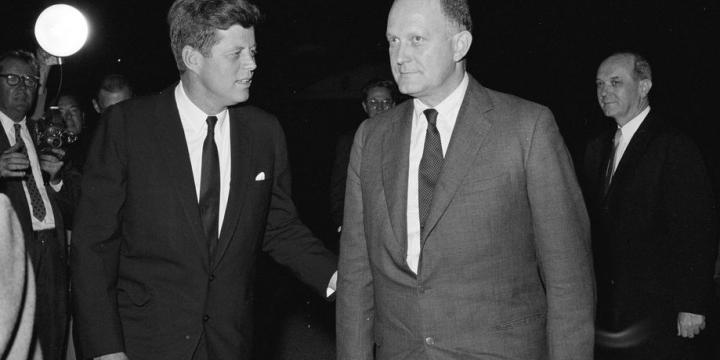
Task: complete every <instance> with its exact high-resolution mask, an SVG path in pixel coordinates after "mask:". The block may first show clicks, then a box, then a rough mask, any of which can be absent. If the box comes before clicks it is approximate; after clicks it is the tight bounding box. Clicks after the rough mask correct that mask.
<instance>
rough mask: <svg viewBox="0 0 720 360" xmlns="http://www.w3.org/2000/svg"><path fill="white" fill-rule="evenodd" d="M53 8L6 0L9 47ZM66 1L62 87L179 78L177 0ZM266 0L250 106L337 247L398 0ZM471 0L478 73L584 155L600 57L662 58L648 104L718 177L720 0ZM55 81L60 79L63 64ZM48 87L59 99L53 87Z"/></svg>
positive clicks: (38, 1) (472, 62)
mask: <svg viewBox="0 0 720 360" xmlns="http://www.w3.org/2000/svg"><path fill="white" fill-rule="evenodd" d="M54 3H57V1H42V0H3V2H2V6H1V7H0V8H1V9H2V13H3V20H2V21H1V22H0V24H2V25H0V26H1V28H2V31H1V32H0V39H2V41H1V42H0V48H2V50H7V49H12V48H28V49H32V48H34V47H35V46H36V45H35V41H34V36H33V33H32V32H33V27H34V22H35V18H36V17H37V16H38V15H39V13H40V12H41V11H42V10H43V9H44V8H45V7H47V6H49V5H51V4H54ZM65 3H68V4H71V5H74V6H76V7H77V8H79V9H80V10H81V11H83V12H84V13H85V15H86V17H88V19H89V22H90V26H91V33H90V37H89V40H88V43H87V44H86V46H85V47H84V48H83V49H82V50H81V51H80V52H79V53H77V54H75V55H73V56H71V57H69V58H67V59H65V65H64V83H63V85H62V88H63V90H64V91H72V92H76V93H80V94H82V95H84V96H86V97H87V98H88V99H89V97H90V96H91V95H92V93H93V92H94V89H95V88H96V86H97V82H98V81H99V79H100V77H102V76H103V75H104V74H106V73H108V72H120V73H123V74H125V75H127V76H128V77H129V78H130V80H131V81H132V82H133V84H134V86H135V88H136V92H138V93H140V94H146V93H151V92H155V91H158V90H161V89H163V88H165V87H167V86H169V85H171V84H172V83H173V82H175V81H176V80H177V71H176V68H175V64H174V61H173V59H172V56H171V52H170V49H169V44H168V43H169V41H168V36H167V25H166V22H165V16H166V13H167V10H168V8H169V6H170V4H171V3H172V1H171V0H124V1H122V0H116V1H107V0H74V1H73V0H68V1H65ZM256 3H257V4H258V5H259V7H260V8H261V10H262V11H263V13H264V14H265V16H266V20H265V22H264V23H263V24H261V25H259V26H258V27H257V29H256V36H257V41H258V45H259V50H260V54H259V56H258V70H257V71H256V76H255V78H254V81H253V89H252V91H251V99H250V102H251V103H254V104H256V105H259V106H260V107H263V108H264V109H266V110H268V111H270V112H272V113H274V114H276V115H278V117H279V118H280V120H281V122H282V123H283V126H284V128H285V131H286V133H287V136H288V143H289V151H290V157H291V161H292V164H293V175H294V182H295V183H294V196H295V199H296V202H297V205H298V208H299V210H300V213H301V217H302V218H303V220H304V221H305V222H306V223H307V224H308V225H309V226H310V227H311V228H312V229H313V230H314V231H315V232H316V233H317V234H318V235H319V236H320V237H322V238H323V240H324V241H326V242H327V243H328V244H329V245H331V246H332V245H333V242H334V241H336V239H335V238H334V235H333V229H332V228H331V226H330V221H329V219H328V206H327V203H328V194H327V188H328V183H329V177H330V165H331V163H332V159H333V156H334V146H335V141H336V139H337V136H338V134H340V133H341V132H343V131H347V130H349V129H352V128H353V127H354V126H356V125H357V124H358V123H359V121H361V120H362V115H363V113H362V110H361V107H360V100H359V88H360V86H361V84H362V83H363V82H364V81H366V80H368V79H369V78H370V77H375V76H378V75H379V76H385V77H390V72H389V65H388V57H387V44H386V41H385V35H384V34H385V25H386V18H387V13H388V10H389V8H390V5H391V1H389V0H384V1H339V0H336V1H332V0H296V1H290V0H274V1H273V0H257V1H256ZM470 3H471V6H472V10H473V20H474V22H475V29H474V31H473V35H474V40H473V44H472V49H471V52H470V55H469V57H468V69H469V72H470V73H471V74H472V75H473V76H475V78H476V79H478V81H480V82H481V83H483V84H484V85H485V86H487V87H490V88H493V89H496V90H500V91H504V92H509V93H513V94H515V95H519V96H521V97H524V98H527V99H530V100H533V101H536V102H539V103H542V104H545V105H547V106H549V107H550V108H551V109H552V111H553V112H554V114H555V117H556V120H557V122H558V124H559V126H560V128H561V131H562V132H563V135H564V136H565V140H566V142H567V144H568V146H569V148H570V149H571V152H572V154H573V156H574V157H575V159H576V162H578V161H577V160H578V159H581V158H582V150H583V148H584V144H585V142H586V141H587V140H588V137H589V136H591V135H592V134H594V133H596V132H597V131H598V130H599V129H602V128H603V127H605V126H607V125H609V124H610V122H609V120H607V119H605V118H603V116H602V114H601V113H600V111H599V106H598V105H597V101H596V97H595V81H594V79H595V72H596V70H597V66H598V64H599V63H600V62H601V61H602V60H603V59H604V58H605V57H606V56H607V55H609V54H610V53H612V52H614V51H619V50H627V49H630V50H637V51H639V52H641V53H643V54H645V55H646V57H647V58H648V59H649V60H650V63H651V65H652V66H653V89H652V91H651V106H653V107H657V108H662V109H663V110H665V111H668V112H670V113H672V114H675V119H676V121H677V123H676V124H677V126H678V127H680V128H681V129H684V130H686V131H687V132H688V133H689V134H690V135H691V136H693V137H694V138H695V139H696V141H697V142H698V144H699V145H700V146H701V148H702V150H703V152H704V153H705V155H706V157H707V160H708V165H709V167H710V169H711V172H712V174H713V176H715V179H714V180H715V184H718V176H717V174H718V168H719V166H718V163H719V161H718V160H719V158H720V157H719V156H718V154H719V151H718V150H720V145H719V144H720V141H719V140H720V125H718V115H717V109H716V108H717V104H718V96H719V95H720V93H719V92H718V91H717V90H716V85H717V84H718V83H719V82H718V80H720V76H719V74H718V66H720V51H719V50H718V43H720V41H718V40H719V39H718V35H717V33H718V30H720V2H718V1H717V0H695V1H694V0H690V1H652V0H637V1H632V0H604V1H600V0H594V1H591V0H557V1H546V0H543V1H520V0H505V1H503V0H490V1H477V0H471V1H470ZM118 59H120V61H119V62H118ZM51 79H57V69H55V70H53V74H52V75H51ZM48 89H49V90H48V92H49V94H52V93H54V90H53V86H52V84H51V85H50V86H49V88H48ZM87 105H89V100H88V102H87ZM87 111H91V108H89V107H88V109H87ZM577 165H579V163H578V164H577ZM716 188H717V186H716ZM277 276H281V277H282V276H283V275H282V274H280V275H277ZM286 282H288V281H286ZM289 289H290V290H288V289H285V290H278V289H277V287H276V288H275V289H274V290H273V289H271V290H270V291H271V292H272V291H276V293H275V296H276V297H277V295H278V294H279V295H280V297H283V296H284V297H288V298H292V297H293V295H292V294H294V293H296V292H302V289H301V288H298V287H295V288H293V285H289ZM266 290H267V289H266ZM283 291H284V292H283ZM303 299H313V298H312V295H303ZM271 301H272V300H271ZM273 304H275V305H277V303H273ZM309 304H310V301H309V300H308V301H307V302H305V301H303V302H302V304H301V305H299V306H301V307H303V306H304V307H306V309H305V310H304V311H305V312H306V313H310V312H313V311H315V310H317V309H314V310H313V309H310V308H308V306H311V305H309ZM320 308H321V309H320V310H319V311H320V312H323V311H324V310H323V308H322V306H320ZM276 309H277V308H276ZM274 316H276V317H277V319H280V318H281V317H282V315H278V314H275V315H274ZM303 316H305V318H304V319H303V320H302V321H300V322H302V323H304V325H306V326H308V327H310V325H311V324H310V323H311V322H312V321H314V320H312V319H310V317H308V316H306V315H303ZM271 318H272V316H271ZM277 319H276V320H277ZM277 321H285V320H277ZM265 346H270V345H267V344H265Z"/></svg>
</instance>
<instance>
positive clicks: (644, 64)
mask: <svg viewBox="0 0 720 360" xmlns="http://www.w3.org/2000/svg"><path fill="white" fill-rule="evenodd" d="M630 55H632V56H633V58H634V61H633V77H635V80H651V81H652V70H651V69H650V62H648V61H647V59H646V58H645V57H644V56H642V55H640V54H638V53H630Z"/></svg>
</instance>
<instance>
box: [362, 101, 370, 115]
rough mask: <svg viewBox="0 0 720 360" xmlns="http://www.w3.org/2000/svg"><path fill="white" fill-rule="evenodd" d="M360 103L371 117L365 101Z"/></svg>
mask: <svg viewBox="0 0 720 360" xmlns="http://www.w3.org/2000/svg"><path fill="white" fill-rule="evenodd" d="M360 103H361V104H362V107H363V110H365V114H368V115H369V113H368V110H367V104H366V103H365V102H364V101H361V102H360Z"/></svg>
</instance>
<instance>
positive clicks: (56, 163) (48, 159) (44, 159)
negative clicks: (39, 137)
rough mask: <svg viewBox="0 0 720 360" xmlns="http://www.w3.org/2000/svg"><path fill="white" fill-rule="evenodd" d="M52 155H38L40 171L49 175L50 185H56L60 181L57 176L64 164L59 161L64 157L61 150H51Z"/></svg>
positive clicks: (63, 152)
mask: <svg viewBox="0 0 720 360" xmlns="http://www.w3.org/2000/svg"><path fill="white" fill-rule="evenodd" d="M51 151H52V152H53V153H52V154H42V155H40V169H42V171H44V172H46V173H48V175H50V183H52V184H56V183H57V182H58V181H59V180H60V179H59V176H58V174H59V173H60V169H62V167H63V165H64V164H65V163H64V162H62V161H61V160H60V159H62V158H63V157H65V151H63V150H61V149H52V150H51Z"/></svg>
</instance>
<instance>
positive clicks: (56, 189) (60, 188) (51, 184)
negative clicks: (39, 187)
mask: <svg viewBox="0 0 720 360" xmlns="http://www.w3.org/2000/svg"><path fill="white" fill-rule="evenodd" d="M50 187H51V188H52V189H53V190H55V192H60V190H62V187H63V181H62V180H60V182H59V183H57V184H53V183H50Z"/></svg>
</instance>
